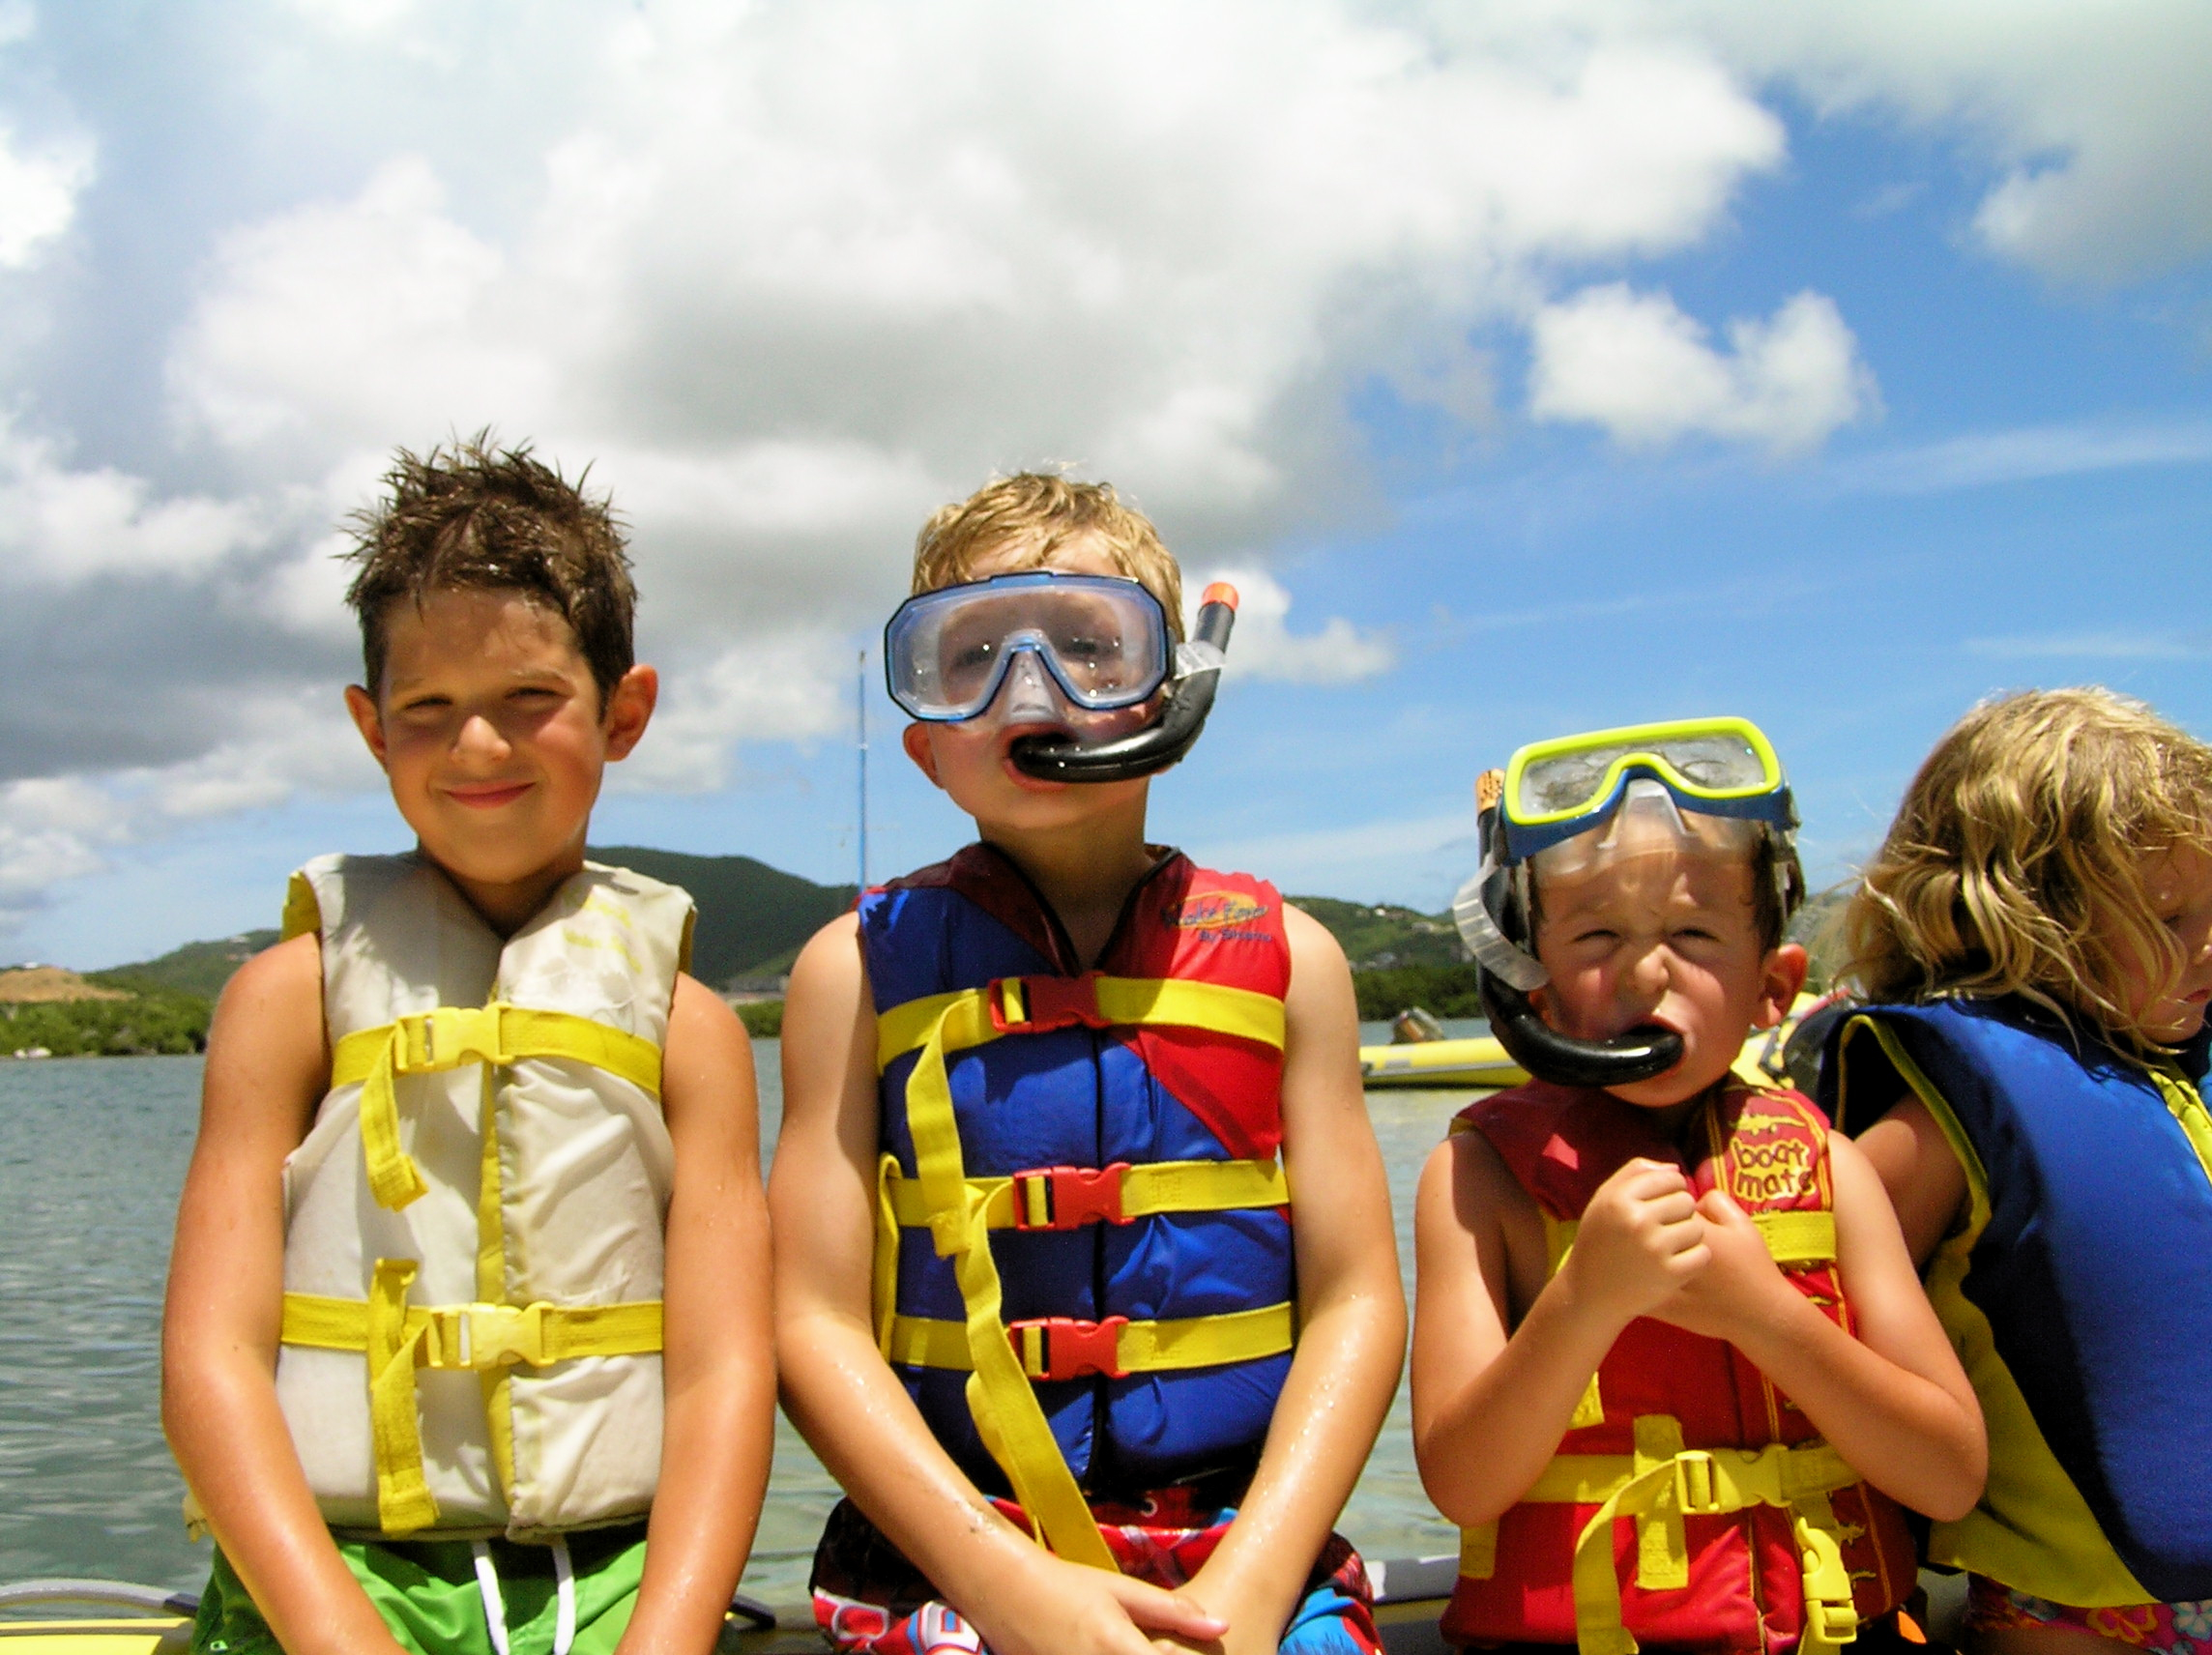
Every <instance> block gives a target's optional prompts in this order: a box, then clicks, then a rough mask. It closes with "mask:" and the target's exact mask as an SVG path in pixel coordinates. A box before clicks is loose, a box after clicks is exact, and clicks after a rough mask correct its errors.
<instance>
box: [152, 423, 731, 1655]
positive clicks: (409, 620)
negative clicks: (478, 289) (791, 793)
mask: <svg viewBox="0 0 2212 1655" xmlns="http://www.w3.org/2000/svg"><path fill="white" fill-rule="evenodd" d="M386 481H387V484H388V486H389V491H390V492H389V495H388V498H387V499H386V500H384V501H383V502H382V503H380V504H379V505H378V506H377V507H376V508H373V509H371V510H369V511H366V512H364V513H363V514H361V516H360V517H359V518H358V519H357V521H356V527H357V530H358V544H357V546H356V548H355V551H354V553H353V556H354V557H355V559H356V560H357V562H358V563H359V565H360V572H359V574H358V576H357V578H356V579H355V581H354V584H353V587H352V590H351V592H350V593H349V595H348V597H349V601H350V602H351V603H352V605H353V607H354V608H355V610H356V611H357V612H358V614H359V615H360V618H361V624H362V641H363V653H364V665H365V668H366V673H365V679H364V682H363V683H361V684H358V685H354V686H352V687H349V688H348V689H347V691H346V704H347V707H348V709H349V710H350V711H351V712H352V714H353V717H354V721H355V723H356V724H357V725H358V726H359V728H360V730H361V734H362V738H363V740H365V741H366V742H367V744H368V748H369V751H370V752H371V753H373V754H374V755H375V757H376V760H377V762H378V763H379V764H380V765H381V766H382V767H383V769H384V771H385V774H386V775H387V777H388V778H389V780H390V783H391V787H392V795H393V802H394V803H395V804H396V805H397V806H398V808H399V812H400V815H401V816H402V817H404V818H405V819H406V821H407V824H408V826H409V827H412V828H413V829H414V831H415V834H416V840H417V846H416V849H415V850H414V851H413V852H411V853H409V854H407V855H405V856H399V857H319V858H317V859H316V860H315V861H312V862H310V863H308V864H307V866H306V868H304V869H303V870H302V871H301V872H300V873H299V874H297V875H295V876H294V878H293V882H292V889H291V893H290V895H289V897H288V898H287V901H286V904H285V912H284V932H285V940H284V941H283V942H281V943H279V944H277V946H276V947H274V948H271V949H270V950H268V951H267V952H266V953H263V954H261V955H259V956H257V957H256V958H254V959H253V960H251V961H249V962H247V965H246V966H245V967H244V968H242V969H241V970H240V971H239V973H238V974H237V975H236V976H235V977H234V978H233V979H232V980H231V983H230V985H229V987H228V988H227V989H225V991H224V993H223V997H222V1001H221V1003H220V1005H219V1006H218V1010H217V1014H216V1022H215V1027H214V1030H213V1031H212V1033H211V1035H210V1038H209V1043H208V1063H207V1077H206V1083H205V1097H204V1102H203V1106H202V1115H201V1125H200V1137H199V1143H198V1146H197V1147H196V1148H195V1150H194V1152H193V1157H192V1164H191V1170H190V1172H189V1176H188V1177H187V1180H186V1186H185V1193H184V1201H183V1205H182V1207H181V1209H180V1212H179V1215H178V1224H177V1244H176V1249H175V1253H174V1256H173V1260H172V1263H171V1270H170V1279H169V1299H168V1309H167V1315H166V1320H165V1324H164V1331H163V1354H164V1368H163V1379H162V1417H163V1421H164V1424H165V1425H166V1427H167V1430H168V1434H169V1439H170V1441H171V1443H172V1444H173V1445H174V1447H175V1449H176V1453H177V1459H178V1462H179V1464H180V1465H181V1466H183V1468H184V1472H185V1478H186V1481H187V1483H188V1484H189V1487H190V1490H191V1495H192V1498H193V1502H194V1503H195V1504H196V1505H197V1506H198V1508H199V1510H200V1512H201V1514H202V1515H203V1517H204V1520H205V1523H206V1524H207V1526H208V1527H209V1528H210V1529H212V1530H213V1532H214V1534H215V1537H216V1540H217V1543H218V1548H219V1550H218V1554H217V1558H216V1564H215V1571H214V1578H213V1580H212V1581H211V1582H210V1584H209V1589H208V1591H207V1594H206V1595H205V1597H204V1598H203V1599H202V1600H201V1607H200V1614H199V1622H198V1625H197V1627H196V1629H195V1636H194V1647H195V1648H199V1649H206V1650H210V1651H218V1650H219V1651H224V1652H226V1655H242V1652H244V1651H248V1650H261V1649H275V1648H277V1647H278V1646H279V1645H281V1647H282V1648H283V1649H285V1650H288V1651H291V1652H292V1655H303V1652H306V1651H310V1650H323V1649H330V1650H335V1649H341V1648H342V1649H347V1650H373V1649H380V1648H381V1649H385V1650H391V1649H393V1648H394V1647H398V1648H405V1649H411V1650H416V1651H421V1652H423V1655H427V1652H429V1651H432V1650H438V1651H449V1650H468V1651H471V1652H479V1651H480V1652H482V1655H510V1652H511V1655H524V1652H526V1651H527V1652H528V1655H545V1652H547V1651H550V1652H551V1655H568V1651H569V1650H571V1649H574V1650H579V1651H589V1652H598V1651H609V1650H613V1649H615V1648H616V1647H617V1646H618V1645H620V1646H622V1647H625V1648H638V1649H643V1648H646V1647H653V1648H656V1649H657V1648H673V1649H686V1648H687V1649H691V1650H699V1651H703V1650H706V1649H708V1648H710V1647H712V1646H713V1642H714V1640H715V1639H716V1637H717V1636H718V1634H719V1631H720V1628H721V1624H722V1618H723V1613H724V1610H725V1608H726V1606H727V1604H728V1601H729V1597H730V1593H731V1591H732V1589H733V1588H734V1587H735V1585H736V1582H737V1579H738V1575H739V1571H740V1570H741V1569H742V1566H743V1562H744V1556H745V1553H746V1550H747V1549H748V1547H749V1545H750V1543H751V1537H752V1530H753V1525H754V1523H755V1522H756V1521H757V1518H758V1515H759V1511H760V1502H761V1495H762V1491H763V1489H764V1487H765V1484H766V1481H767V1474H768V1464H769V1454H770V1427H771V1417H772V1409H773V1394H774V1378H773V1363H772V1359H771V1344H770V1330H769V1303H768V1292H767V1285H766V1284H767V1270H768V1233H767V1223H766V1213H765V1210H764V1204H763V1200H762V1194H761V1189H760V1183H759V1176H758V1171H757V1167H758V1152H757V1146H756V1141H755V1132H756V1126H755V1105H754V1097H753V1078H752V1062H751V1057H750V1054H749V1052H748V1050H747V1048H746V1043H745V1036H744V1032H743V1031H742V1029H741V1028H740V1027H739V1025H738V1023H737V1020H736V1019H735V1017H733V1016H732V1015H731V1013H730V1010H729V1008H728V1007H727V1006H726V1005H724V1004H723V1003H722V1002H720V1001H719V1000H717V999H716V998H715V997H714V996H713V994H711V993H709V992H708V991H707V990H706V989H704V988H702V987H701V986H700V985H699V984H698V983H697V982H695V981H694V980H693V979H692V978H691V977H690V976H688V975H687V974H685V973H684V962H685V960H686V958H687V955H688V952H689V942H690V934H691V920H692V910H691V902H690V899H689V898H688V897H687V896H685V895H684V892H682V891H680V890H677V889H675V888H673V887H671V886H662V885H659V884H656V883H655V882H654V881H652V880H648V879H644V878H641V877H640V876H638V875H636V874H632V873H629V872H627V871H626V870H624V869H620V868H608V867H600V866H597V865H596V864H593V863H589V862H587V861H585V859H584V841H585V833H586V830H587V828H588V827H589V825H590V819H591V810H592V805H593V802H594V801H595V799H596V798H597V794H598V788H599V780H600V774H601V771H602V769H603V768H604V767H605V766H606V765H607V764H608V763H610V762H613V761H617V760H620V759H622V758H624V757H626V755H627V754H628V752H629V751H630V749H631V748H632V747H633V746H634V745H636V743H637V740H638V739H639V738H640V737H641V736H642V735H643V734H644V733H645V728H646V724H647V722H648V720H649V719H650V718H651V717H652V713H653V708H654V702H655V696H656V693H657V688H658V684H657V680H656V679H655V674H654V671H653V669H652V668H651V667H649V666H641V665H638V664H636V663H635V661H634V659H633V656H632V653H631V643H630V617H631V611H632V608H633V607H634V603H635V593H634V590H633V588H632V586H631V583H630V578H629V572H628V560H627V558H626V555H625V553H624V550H623V543H622V537H621V535H620V533H619V531H618V530H617V528H616V526H615V523H614V520H613V518H612V516H611V515H610V513H609V511H608V509H607V506H606V503H605V502H604V501H603V500H594V499H592V498H590V497H589V496H587V495H585V494H584V493H583V492H582V490H581V489H580V488H579V487H578V486H576V485H575V484H572V483H570V482H568V481H567V480H566V479H563V478H562V476H561V475H560V473H559V472H558V471H556V470H553V469H552V468H550V467H547V466H545V465H544V464H542V463H540V462H539V461H538V460H537V459H536V458H534V457H533V456H532V455H531V454H530V452H529V450H527V448H516V449H509V450H504V451H497V450H493V449H492V448H491V447H490V446H489V445H488V443H487V442H486V441H485V440H484V439H483V438H481V437H479V438H477V439H475V440H473V441H469V442H462V443H456V444H454V445H452V446H451V447H450V448H445V449H437V450H432V451H431V452H430V453H429V454H427V455H426V456H422V457H418V456H416V455H414V454H411V453H408V452H406V451H404V450H402V451H401V452H400V453H399V454H398V456H397V461H396V463H395V465H394V467H393V470H392V472H391V473H390V475H389V476H388V477H387V479H386Z"/></svg>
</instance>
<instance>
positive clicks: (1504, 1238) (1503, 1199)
mask: <svg viewBox="0 0 2212 1655" xmlns="http://www.w3.org/2000/svg"><path fill="white" fill-rule="evenodd" d="M1413 1222H1414V1233H1415V1240H1416V1243H1417V1249H1418V1251H1419V1252H1420V1255H1421V1257H1422V1258H1423V1259H1424V1260H1427V1261H1431V1262H1434V1261H1437V1260H1440V1259H1450V1258H1456V1257H1459V1256H1460V1255H1459V1248H1460V1247H1461V1246H1463V1245H1464V1241H1461V1240H1459V1239H1457V1238H1460V1237H1471V1238H1472V1239H1473V1240H1474V1241H1475V1243H1476V1246H1477V1249H1478V1250H1482V1249H1488V1248H1492V1247H1495V1248H1496V1249H1497V1250H1498V1252H1497V1255H1496V1257H1497V1258H1498V1259H1499V1261H1500V1262H1501V1263H1502V1265H1503V1268H1502V1271H1501V1273H1500V1278H1499V1281H1498V1282H1497V1284H1496V1285H1497V1287H1498V1288H1499V1295H1500V1305H1501V1308H1503V1309H1504V1310H1506V1311H1507V1313H1508V1314H1509V1315H1510V1317H1511V1318H1512V1320H1513V1321H1518V1320H1519V1318H1520V1316H1521V1314H1522V1313H1523V1312H1525V1311H1526V1310H1527V1309H1528V1305H1529V1304H1530V1303H1531V1302H1532V1301H1533V1300H1534V1298H1535V1296H1536V1294H1537V1292H1540V1291H1541V1290H1542V1288H1543V1285H1544V1275H1545V1270H1546V1265H1547V1263H1548V1260H1549V1255H1548V1252H1547V1249H1546V1245H1545V1239H1544V1214H1543V1210H1542V1209H1541V1208H1540V1207H1538V1206H1537V1205H1536V1202H1535V1198H1534V1197H1532V1196H1530V1195H1529V1193H1528V1191H1527V1190H1526V1189H1524V1188H1523V1187H1522V1185H1521V1180H1520V1179H1519V1178H1517V1177H1515V1176H1513V1173H1512V1170H1511V1169H1510V1168H1508V1167H1507V1166H1506V1164H1505V1162H1504V1159H1503V1158H1502V1157H1501V1156H1500V1155H1499V1153H1498V1151H1497V1149H1496V1148H1494V1147H1492V1145H1491V1142H1490V1140H1489V1139H1487V1138H1485V1137H1484V1136H1483V1135H1482V1134H1481V1133H1479V1132H1455V1133H1453V1134H1452V1135H1451V1136H1450V1137H1448V1138H1446V1139H1445V1140H1444V1141H1443V1142H1442V1143H1441V1144H1439V1145H1438V1146H1437V1147H1436V1148H1435V1149H1433V1150H1431V1151H1430V1153H1429V1159H1428V1164H1427V1165H1426V1166H1424V1167H1423V1168H1422V1169H1421V1181H1420V1187H1419V1190H1418V1192H1417V1193H1416V1195H1415V1197H1414V1218H1413Z"/></svg>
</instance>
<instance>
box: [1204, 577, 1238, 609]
mask: <svg viewBox="0 0 2212 1655" xmlns="http://www.w3.org/2000/svg"><path fill="white" fill-rule="evenodd" d="M1208 603H1226V604H1228V605H1229V607H1230V608H1232V609H1234V608H1236V607H1237V589H1236V588H1235V587H1234V586H1231V585H1230V584H1229V583H1228V582H1227V581H1225V580H1217V581H1215V582H1213V583H1212V584H1211V585H1210V586H1208V588H1207V589H1206V590H1205V591H1204V592H1202V593H1200V594H1199V595H1198V606H1199V607H1200V608H1201V609H1204V608H1205V607H1206V606H1207V605H1208Z"/></svg>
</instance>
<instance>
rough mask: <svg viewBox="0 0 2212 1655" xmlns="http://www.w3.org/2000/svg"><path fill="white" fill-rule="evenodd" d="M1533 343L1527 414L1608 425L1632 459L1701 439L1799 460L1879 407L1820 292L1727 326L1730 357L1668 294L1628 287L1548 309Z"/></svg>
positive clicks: (1614, 286) (1589, 293)
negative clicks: (1636, 453) (1634, 453)
mask: <svg viewBox="0 0 2212 1655" xmlns="http://www.w3.org/2000/svg"><path fill="white" fill-rule="evenodd" d="M1531 335H1532V336H1531V346H1532V350H1533V361H1532V363H1531V364H1530V368H1529V392H1528V408H1529V412H1530V413H1531V414H1532V415H1534V416H1535V417H1536V418H1537V419H1539V420H1557V421H1586V422H1588V423H1592V424H1597V425H1602V426H1604V427H1605V429H1606V430H1607V431H1608V432H1609V433H1611V435H1612V436H1613V437H1614V439H1615V441H1616V442H1619V443H1620V444H1622V445H1623V446H1624V447H1628V448H1660V447H1663V446H1665V445H1666V444H1669V443H1673V442H1675V441H1678V440H1680V439H1681V438H1683V437H1687V436H1691V435H1704V436H1713V437H1722V438H1730V439H1736V440H1741V441H1745V442H1751V443H1756V444H1758V445H1760V446H1761V447H1763V448H1766V449H1768V450H1771V451H1773V452H1775V453H1780V454H1787V453H1797V452H1803V451H1804V450H1809V449H1813V448H1817V447H1819V444H1820V443H1822V442H1823V441H1825V440H1826V438H1827V437H1828V435H1829V434H1830V433H1831V432H1833V431H1834V430H1835V429H1836V428H1837V427H1838V426H1840V425H1845V424H1848V423H1849V422H1850V421H1853V420H1857V419H1861V418H1863V417H1864V416H1865V415H1867V414H1868V413H1869V412H1871V411H1872V409H1873V408H1874V407H1875V405H1876V392H1875V388H1874V376H1873V374H1872V373H1871V372H1870V371H1869V369H1868V368H1867V367H1866V365H1865V363H1862V362H1861V361H1860V360H1859V354H1858V341H1857V340H1856V339H1855V338H1853V337H1852V335H1851V331H1850V330H1849V329H1848V327H1846V326H1845V325H1844V319H1843V317H1842V316H1840V315H1839V314H1837V311H1836V306H1835V305H1834V304H1833V303H1832V302H1831V301H1830V300H1828V299H1826V298H1824V297H1823V296H1821V295H1820V294H1818V293H1800V294H1798V295H1797V296H1796V297H1795V298H1794V299H1791V300H1790V301H1789V302H1788V303H1787V304H1785V305H1783V306H1782V307H1781V308H1780V309H1778V310H1777V311H1775V313H1774V315H1773V317H1772V319H1770V320H1768V321H1764V322H1761V321H1757V320H1751V319H1740V320H1737V321H1734V322H1732V323H1730V324H1729V328H1728V338H1729V349H1728V350H1727V351H1726V352H1723V351H1719V350H1716V349H1714V348H1713V346H1712V345H1711V344H1710V343H1709V342H1708V338H1707V334H1706V332H1705V329H1704V328H1703V325H1701V324H1700V323H1698V322H1697V321H1695V320H1694V319H1692V318H1691V317H1689V316H1687V315H1685V314H1684V313H1683V312H1682V311H1681V310H1680V309H1679V308H1678V307H1677V306H1676V305H1675V304H1674V300H1673V299H1671V298H1669V297H1668V296H1667V295H1666V294H1664V293H1651V294H1640V293H1638V292H1636V291H1635V290H1634V289H1632V288H1631V287H1629V286H1628V284H1627V283H1625V282H1611V283H1607V284H1605V285H1603V286H1599V287H1589V288H1585V289H1584V290H1583V291H1582V292H1580V293H1578V294H1576V295H1574V296H1573V297H1572V298H1570V299H1566V300H1562V301H1561V302H1559V303H1558V304H1556V305H1545V306H1544V307H1543V308H1542V309H1540V310H1539V311H1538V312H1537V313H1536V317H1535V321H1534V324H1533V326H1532V329H1531Z"/></svg>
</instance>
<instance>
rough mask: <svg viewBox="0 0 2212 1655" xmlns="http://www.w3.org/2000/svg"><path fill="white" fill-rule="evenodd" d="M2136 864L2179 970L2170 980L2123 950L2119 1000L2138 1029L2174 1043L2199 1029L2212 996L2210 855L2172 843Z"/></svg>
mask: <svg viewBox="0 0 2212 1655" xmlns="http://www.w3.org/2000/svg"><path fill="white" fill-rule="evenodd" d="M2138 865H2139V872H2140V874H2141V878H2142V883H2143V893H2144V895H2146V896H2147V897H2149V899H2150V905H2151V909H2152V911H2153V912H2154V913H2156V914H2157V915H2158V917H2159V919H2160V920H2161V922H2163V923H2164V924H2165V926H2166V928H2167V930H2168V932H2169V933H2171V934H2172V937H2173V939H2174V941H2175V943H2176V944H2179V947H2180V951H2181V960H2182V966H2181V974H2180V976H2179V977H2178V978H2177V979H2176V980H2174V981H2173V982H2171V983H2168V982H2166V981H2165V980H2163V979H2164V973H2160V972H2155V971H2152V970H2150V969H2147V963H2146V962H2139V961H2132V960H2128V959H2127V956H2126V955H2124V954H2123V956H2122V958H2123V961H2125V962H2126V963H2124V964H2123V966H2122V969H2121V973H2120V991H2119V997H2120V1003H2121V1006H2122V1008H2123V1009H2124V1010H2126V1011H2127V1013H2128V1015H2129V1017H2130V1019H2131V1020H2132V1021H2133V1023H2134V1024H2135V1027H2136V1029H2137V1030H2138V1031H2139V1032H2140V1033H2142V1034H2143V1035H2145V1036H2146V1037H2147V1038H2149V1039H2152V1040H2155V1041H2157V1042H2158V1043H2159V1044H2160V1045H2162V1046H2175V1045H2179V1044H2180V1043H2181V1042H2183V1041H2185V1040H2188V1039H2190V1038H2191V1037H2192V1036H2194V1035H2195V1034H2196V1033H2197V1031H2198V1030H2199V1029H2201V1028H2203V1026H2204V1010H2205V1004H2206V1002H2207V1001H2208V1000H2212V856H2207V855H2206V854H2205V853H2204V852H2202V851H2200V850H2198V849H2197V847H2196V846H2194V845H2176V846H2174V847H2172V848H2171V849H2169V850H2165V851H2154V852H2151V853H2149V854H2148V855H2146V856H2144V857H2141V858H2140V860H2139V864H2138Z"/></svg>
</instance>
